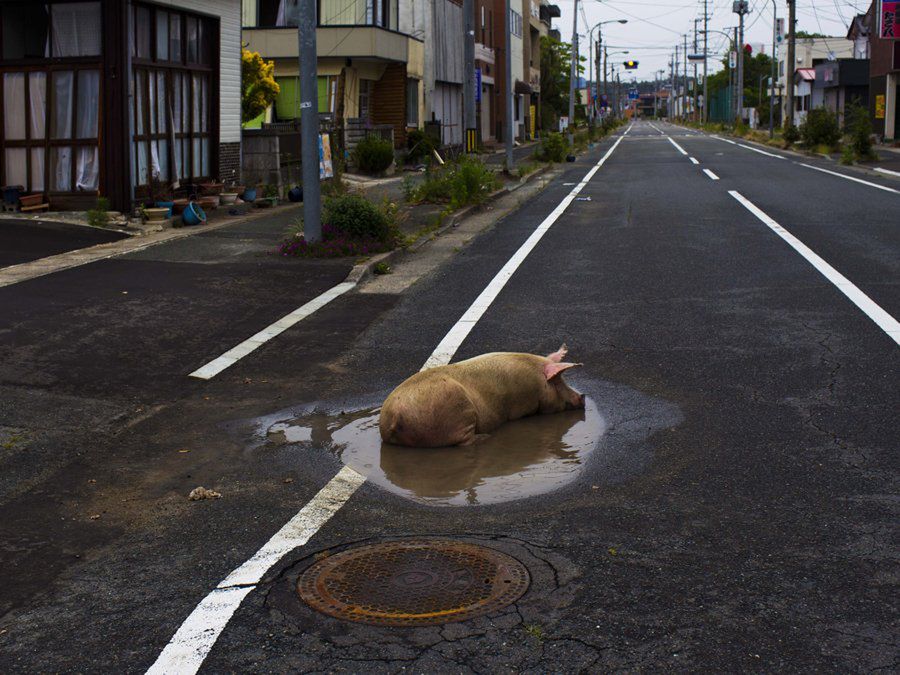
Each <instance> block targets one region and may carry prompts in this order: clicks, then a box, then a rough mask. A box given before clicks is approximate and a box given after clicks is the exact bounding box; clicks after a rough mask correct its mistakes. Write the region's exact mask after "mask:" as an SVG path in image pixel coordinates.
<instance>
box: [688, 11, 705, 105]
mask: <svg viewBox="0 0 900 675" xmlns="http://www.w3.org/2000/svg"><path fill="white" fill-rule="evenodd" d="M702 20H703V19H694V54H696V53H697V24H698V23H700V22H701V21H702ZM693 63H694V90H693V91H694V109H693V110H692V111H691V113H692V114H691V117H693V118H694V121H695V122H697V121H699V120H698V117H697V115H698V110H699V108H698V107H697V95H698V91H699V87H697V61H696V60H695V61H694V62H693Z"/></svg>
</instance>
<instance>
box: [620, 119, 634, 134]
mask: <svg viewBox="0 0 900 675" xmlns="http://www.w3.org/2000/svg"><path fill="white" fill-rule="evenodd" d="M633 126H634V122H632V123H631V124H629V125H628V128H627V129H626V130H625V133H624V134H622V135H623V136H627V135H628V132H629V131H631V127H633Z"/></svg>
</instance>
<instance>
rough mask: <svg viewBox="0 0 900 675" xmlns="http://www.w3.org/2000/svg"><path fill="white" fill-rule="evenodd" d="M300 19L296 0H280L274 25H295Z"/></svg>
mask: <svg viewBox="0 0 900 675" xmlns="http://www.w3.org/2000/svg"><path fill="white" fill-rule="evenodd" d="M299 19H300V6H299V3H298V1H297V0H280V1H279V3H278V14H277V15H276V16H275V25H276V26H296V25H297V22H298V20H299Z"/></svg>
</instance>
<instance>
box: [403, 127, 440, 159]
mask: <svg viewBox="0 0 900 675" xmlns="http://www.w3.org/2000/svg"><path fill="white" fill-rule="evenodd" d="M406 147H407V148H409V152H408V153H407V155H406V161H407V162H409V163H410V164H415V163H417V162H419V161H421V160H422V159H426V158H428V157H431V153H432V152H433V151H434V150H437V143H436V142H435V140H434V138H432V137H431V136H429V135H428V134H426V133H425V132H424V131H422V130H421V129H413V130H412V131H410V132H409V133H408V134H407V135H406Z"/></svg>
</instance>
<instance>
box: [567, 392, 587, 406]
mask: <svg viewBox="0 0 900 675" xmlns="http://www.w3.org/2000/svg"><path fill="white" fill-rule="evenodd" d="M583 408H584V394H579V393H578V392H577V391H573V392H572V396H571V397H569V400H568V401H566V410H581V409H583Z"/></svg>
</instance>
